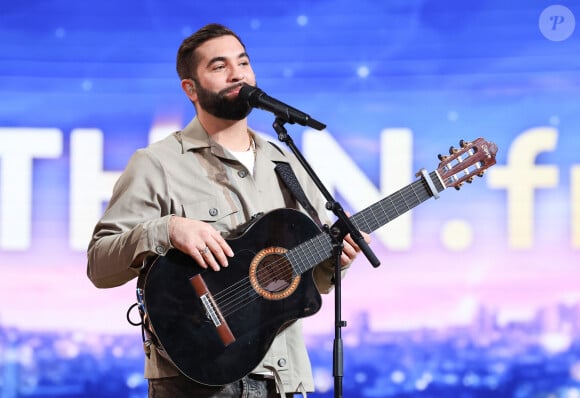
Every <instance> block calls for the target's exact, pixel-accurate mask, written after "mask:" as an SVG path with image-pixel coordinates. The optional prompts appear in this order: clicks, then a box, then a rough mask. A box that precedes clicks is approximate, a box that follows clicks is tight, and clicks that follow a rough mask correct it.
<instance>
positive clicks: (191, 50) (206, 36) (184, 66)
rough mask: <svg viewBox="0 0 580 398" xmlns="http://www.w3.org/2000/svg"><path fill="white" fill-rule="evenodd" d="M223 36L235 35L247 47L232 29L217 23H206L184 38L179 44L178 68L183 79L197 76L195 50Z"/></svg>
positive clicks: (178, 72)
mask: <svg viewBox="0 0 580 398" xmlns="http://www.w3.org/2000/svg"><path fill="white" fill-rule="evenodd" d="M222 36H234V37H235V38H236V39H238V41H239V42H240V44H241V45H242V47H244V50H245V49H246V46H245V45H244V43H243V42H242V40H241V39H240V38H239V37H238V35H237V34H235V33H234V32H233V31H232V30H231V29H229V28H227V27H225V26H223V25H220V24H217V23H211V24H209V25H206V26H204V27H203V28H201V29H199V30H198V31H197V32H195V33H193V34H192V35H191V36H189V37H187V38H186V39H185V40H183V42H182V43H181V46H179V50H178V51H177V65H176V69H177V74H178V75H179V78H180V79H181V80H183V79H192V78H195V77H196V76H194V75H195V70H196V68H197V62H198V60H197V58H196V56H195V50H196V49H197V48H198V47H199V46H201V45H202V44H203V43H205V42H206V41H208V40H211V39H215V38H217V37H222Z"/></svg>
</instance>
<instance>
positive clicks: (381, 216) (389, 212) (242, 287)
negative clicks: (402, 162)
mask: <svg viewBox="0 0 580 398" xmlns="http://www.w3.org/2000/svg"><path fill="white" fill-rule="evenodd" d="M425 185H426V184H424V181H423V180H422V179H421V180H417V181H415V183H412V184H411V185H409V186H407V187H405V188H403V189H401V190H399V191H398V192H395V193H394V194H393V195H390V196H388V197H386V198H384V199H383V200H381V201H379V202H377V203H376V204H375V205H373V206H370V207H369V208H368V211H367V212H361V213H359V217H357V215H355V216H354V217H353V221H354V219H357V218H360V220H358V222H357V223H358V224H365V225H367V226H368V225H376V226H380V225H384V224H385V222H389V221H391V220H392V219H394V218H396V217H398V216H399V215H401V214H403V213H406V211H408V210H410V209H412V208H414V207H415V206H417V205H418V204H420V203H422V202H423V201H425V200H427V199H429V198H430V197H431V196H432V195H429V194H428V193H429V191H428V189H427V187H426V186H425ZM417 186H422V188H423V189H422V190H421V191H422V193H427V195H423V199H422V198H421V197H420V196H419V195H418V194H417V190H416V189H415V188H416V187H417ZM384 201H390V202H391V206H390V208H388V209H386V208H385V206H384ZM410 201H411V202H412V203H411V204H410V203H409V202H410ZM379 204H380V205H381V206H379ZM401 204H403V205H405V207H406V209H407V210H406V211H404V212H403V213H400V212H399V211H398V209H399V208H401ZM377 208H379V209H380V211H379V212H377V211H376V210H377ZM367 213H368V214H369V215H370V216H372V219H373V220H372V221H374V222H372V221H371V220H369V218H368V217H367V216H366V215H367ZM357 223H355V225H357ZM357 227H359V228H360V225H359V226H357ZM363 229H364V228H363ZM367 230H370V231H372V230H374V228H373V227H371V228H369V229H367ZM320 236H321V235H318V236H317V237H315V238H312V239H310V240H308V241H306V242H303V243H301V244H300V245H299V246H298V247H297V248H294V249H291V250H289V251H288V252H287V253H286V254H285V255H282V256H281V258H280V259H278V260H275V261H273V262H271V263H269V264H267V265H265V266H264V267H263V269H265V270H267V271H269V272H268V274H269V277H268V278H266V279H265V280H263V281H260V282H261V284H263V285H266V286H267V285H268V283H270V282H273V281H274V280H276V279H280V277H281V276H283V273H284V272H286V273H287V271H288V270H287V269H283V270H279V269H278V268H279V266H280V265H282V264H283V263H284V262H286V261H289V262H290V265H291V269H292V270H293V271H295V269H294V267H293V266H292V264H293V263H294V264H296V265H297V266H298V271H299V272H298V273H297V274H298V275H300V274H302V273H303V272H305V271H307V270H308V269H309V268H312V263H313V261H312V259H311V257H316V256H315V255H316V254H317V253H318V252H319V251H317V250H313V249H316V246H317V245H314V241H315V240H317V239H316V238H318V237H320ZM322 236H325V237H326V235H322ZM327 240H328V241H330V239H327ZM326 243H329V242H326ZM299 249H303V250H302V251H303V253H302V255H300V253H298V251H299ZM294 252H297V253H298V254H299V255H297V256H296V259H295V261H294V262H292V261H291V260H290V259H289V258H288V254H293V253H294ZM306 258H308V259H309V260H310V261H305V259H306ZM326 258H328V256H327V257H325V258H322V259H321V261H323V260H324V259H326ZM305 262H306V267H305V268H304V269H302V267H303V266H304V263H305ZM318 263H319V262H316V263H315V264H318ZM272 269H273V270H272ZM258 297H260V295H259V294H258V293H257V292H256V291H255V290H254V288H253V287H252V286H251V283H250V278H249V276H248V277H244V278H242V279H241V280H239V281H238V282H236V283H234V284H233V285H230V286H228V287H227V288H226V289H224V290H222V291H220V292H218V293H216V294H215V295H214V300H215V302H216V303H217V304H218V307H220V308H221V312H222V315H223V316H224V317H226V316H228V315H231V314H232V313H234V312H236V311H238V310H239V309H241V308H243V307H245V306H246V305H248V304H249V303H251V302H253V301H255V300H256V299H257V298H258Z"/></svg>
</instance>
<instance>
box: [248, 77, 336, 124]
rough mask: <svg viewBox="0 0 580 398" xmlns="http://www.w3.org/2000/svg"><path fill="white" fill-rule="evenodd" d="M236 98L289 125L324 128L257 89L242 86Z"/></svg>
mask: <svg viewBox="0 0 580 398" xmlns="http://www.w3.org/2000/svg"><path fill="white" fill-rule="evenodd" d="M238 96H239V97H240V98H241V99H242V100H244V101H248V104H250V106H251V107H253V108H259V109H263V110H265V111H268V112H272V113H273V114H275V115H276V116H278V117H280V118H282V119H284V120H285V121H286V122H288V123H290V124H294V123H298V124H300V125H302V126H308V127H312V128H313V129H316V130H323V129H324V128H325V127H326V125H325V124H323V123H321V122H319V121H318V120H316V119H313V118H311V117H310V116H309V115H307V114H306V113H304V112H302V111H299V110H298V109H296V108H292V107H291V106H290V105H286V104H285V103H283V102H282V101H278V100H277V99H275V98H272V97H270V96H268V95H267V94H266V93H265V92H263V91H262V90H260V89H259V88H258V87H254V86H250V85H247V84H244V85H243V86H242V88H241V89H240V92H239V94H238Z"/></svg>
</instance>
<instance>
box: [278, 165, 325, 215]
mask: <svg viewBox="0 0 580 398" xmlns="http://www.w3.org/2000/svg"><path fill="white" fill-rule="evenodd" d="M274 163H276V167H275V168H274V170H275V171H276V173H277V174H278V177H280V179H281V180H282V181H283V182H284V184H285V185H286V187H287V188H288V189H289V190H290V192H292V195H294V198H295V199H296V200H297V201H298V203H300V204H301V205H302V207H303V208H304V210H306V211H307V212H308V214H309V215H310V217H312V219H313V220H314V221H315V222H316V223H317V224H318V226H320V227H321V226H322V223H321V222H320V218H319V217H318V213H317V212H316V209H315V208H314V206H312V203H310V201H309V200H308V198H307V197H306V194H305V193H304V190H303V189H302V186H301V185H300V183H299V182H298V178H296V174H294V170H292V167H291V166H290V164H288V163H286V162H274Z"/></svg>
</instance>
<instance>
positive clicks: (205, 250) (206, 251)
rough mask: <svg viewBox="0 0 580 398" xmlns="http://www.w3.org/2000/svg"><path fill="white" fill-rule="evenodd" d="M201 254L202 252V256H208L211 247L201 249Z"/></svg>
mask: <svg viewBox="0 0 580 398" xmlns="http://www.w3.org/2000/svg"><path fill="white" fill-rule="evenodd" d="M199 252H200V254H202V255H204V254H207V253H208V252H209V247H207V246H206V247H204V248H203V249H201V250H200V251H199Z"/></svg>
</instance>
